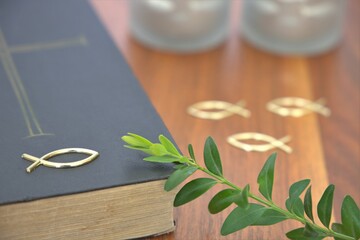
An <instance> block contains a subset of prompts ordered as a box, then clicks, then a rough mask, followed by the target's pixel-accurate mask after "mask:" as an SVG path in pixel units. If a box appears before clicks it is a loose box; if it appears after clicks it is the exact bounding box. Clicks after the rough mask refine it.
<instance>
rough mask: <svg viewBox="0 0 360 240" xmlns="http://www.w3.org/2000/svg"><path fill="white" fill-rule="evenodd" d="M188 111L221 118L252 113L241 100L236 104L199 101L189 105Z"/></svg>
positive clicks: (202, 116) (203, 116) (246, 115)
mask: <svg viewBox="0 0 360 240" xmlns="http://www.w3.org/2000/svg"><path fill="white" fill-rule="evenodd" d="M187 112H188V113H189V114H190V115H192V116H194V117H197V118H202V119H211V120H221V119H224V118H227V117H230V116H232V115H234V114H236V115H239V116H242V117H246V118H248V117H250V115H251V113H250V111H249V110H247V109H245V102H244V101H239V102H237V103H235V104H232V103H229V102H224V101H217V100H210V101H203V102H198V103H195V104H193V105H191V106H190V107H188V109H187Z"/></svg>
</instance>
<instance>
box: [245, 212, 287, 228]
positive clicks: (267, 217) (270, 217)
mask: <svg viewBox="0 0 360 240" xmlns="http://www.w3.org/2000/svg"><path fill="white" fill-rule="evenodd" d="M287 219H288V218H287V217H286V216H285V215H284V214H282V213H279V212H278V211H275V210H273V209H271V208H267V209H266V210H265V212H264V213H263V215H262V216H261V218H259V219H258V220H257V221H256V222H254V223H253V224H251V225H252V226H269V225H273V224H276V223H279V222H282V221H284V220H287Z"/></svg>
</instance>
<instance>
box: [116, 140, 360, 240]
mask: <svg viewBox="0 0 360 240" xmlns="http://www.w3.org/2000/svg"><path fill="white" fill-rule="evenodd" d="M122 139H123V141H125V142H126V143H127V144H128V145H126V146H125V147H128V148H131V149H135V150H140V151H143V152H145V153H147V154H149V155H150V156H149V157H147V158H145V159H144V160H145V161H149V162H157V163H174V164H175V169H176V170H175V171H174V172H173V173H172V174H171V175H170V176H169V178H168V180H167V181H166V183H165V186H164V189H165V190H166V191H171V190H173V189H174V188H176V187H177V186H179V185H180V184H181V183H182V182H184V181H185V180H186V179H187V178H188V177H189V176H190V175H192V174H193V173H194V172H195V171H197V170H200V171H202V172H204V173H206V174H207V175H208V176H210V177H211V178H197V179H194V180H192V181H190V182H188V183H186V184H185V185H184V186H183V187H182V188H181V189H180V191H179V192H178V193H177V195H176V197H175V201H174V206H175V207H178V206H181V205H183V204H186V203H188V202H190V201H192V200H194V199H196V198H198V197H200V196H201V195H202V194H204V193H205V192H207V191H208V190H209V189H211V188H212V187H213V186H215V185H216V184H223V185H226V186H227V187H229V188H226V189H224V190H221V191H220V192H218V193H217V194H216V195H215V196H214V197H213V198H212V199H211V201H210V203H209V206H208V208H209V211H210V213H212V214H216V213H218V212H221V211H223V210H224V209H226V208H227V207H229V206H230V205H232V204H234V205H235V206H236V207H235V208H234V209H233V211H232V212H231V213H230V214H229V216H228V217H227V218H226V220H225V221H224V223H223V226H222V228H221V234H222V235H228V234H231V233H233V232H236V231H240V230H242V229H244V228H246V227H249V226H268V225H273V224H277V223H279V222H282V221H285V220H290V219H291V220H295V221H298V222H300V223H302V224H303V225H304V227H302V228H298V229H294V230H292V231H290V232H288V233H286V236H287V237H288V238H289V239H296V240H300V239H313V240H317V239H323V238H325V237H333V238H335V239H336V240H337V239H344V240H354V239H355V240H356V239H359V238H360V210H359V208H358V206H357V205H356V203H355V201H354V200H353V199H352V198H351V197H350V196H346V197H345V199H344V201H343V203H342V207H341V223H333V224H332V225H331V227H330V219H331V214H332V202H333V194H334V186H333V185H330V186H329V187H328V188H327V189H326V190H325V191H324V193H323V195H322V197H321V199H320V201H319V203H318V204H317V214H318V217H319V219H320V221H321V223H322V225H323V226H320V225H318V224H317V223H315V221H314V217H313V207H312V197H311V186H310V187H309V184H310V180H309V179H305V180H301V181H298V182H296V183H294V184H292V185H291V187H290V189H289V198H288V199H287V200H286V204H285V205H286V209H283V208H281V207H279V206H278V205H276V204H275V203H274V202H273V201H272V188H273V182H274V169H275V160H276V154H272V155H271V156H270V157H269V158H268V160H267V161H266V162H265V164H264V166H263V168H262V170H261V171H260V173H259V175H258V179H257V182H258V185H259V186H258V187H259V192H260V193H261V194H262V196H263V197H259V196H256V195H254V194H253V193H251V192H250V186H249V185H246V186H245V187H244V188H240V187H238V186H237V185H235V184H233V183H232V182H230V181H229V180H227V179H226V178H225V177H224V176H223V171H222V163H221V159H220V154H219V152H218V149H217V146H216V143H215V142H214V140H213V139H212V138H210V137H209V138H208V139H207V140H206V142H205V146H204V163H205V167H202V166H200V165H199V164H198V163H197V161H196V159H195V154H194V150H193V148H192V146H191V145H189V154H190V157H187V156H184V155H182V154H180V153H179V151H178V150H177V149H176V147H175V146H174V144H173V143H172V142H171V141H170V140H169V139H167V138H166V137H165V136H163V135H160V136H159V143H152V142H151V141H149V140H148V139H146V138H144V137H141V136H139V135H136V134H133V133H129V135H126V136H123V137H122ZM305 189H307V191H306V193H305V196H304V199H303V200H302V199H301V198H300V195H301V194H302V193H303V192H304V191H305ZM249 198H251V199H253V200H255V201H256V202H257V203H256V204H255V203H250V202H249V201H248V199H249ZM305 215H306V217H305Z"/></svg>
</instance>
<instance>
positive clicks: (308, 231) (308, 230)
mask: <svg viewBox="0 0 360 240" xmlns="http://www.w3.org/2000/svg"><path fill="white" fill-rule="evenodd" d="M304 236H305V237H308V238H316V237H318V236H319V233H318V232H316V231H315V230H314V229H313V228H312V227H311V226H310V225H309V224H305V229H304Z"/></svg>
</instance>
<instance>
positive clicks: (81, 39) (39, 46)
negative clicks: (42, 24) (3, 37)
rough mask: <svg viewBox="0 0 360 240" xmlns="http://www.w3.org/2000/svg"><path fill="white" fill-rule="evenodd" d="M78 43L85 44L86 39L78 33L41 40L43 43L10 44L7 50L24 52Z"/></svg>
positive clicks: (76, 44)
mask: <svg viewBox="0 0 360 240" xmlns="http://www.w3.org/2000/svg"><path fill="white" fill-rule="evenodd" d="M78 45H82V46H85V45H87V40H86V38H85V37H84V36H82V35H80V36H79V37H75V38H69V39H62V40H59V41H54V42H43V43H34V44H24V45H19V46H12V47H9V51H10V52H11V53H24V52H31V51H39V50H49V49H55V48H64V47H71V46H78Z"/></svg>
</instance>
